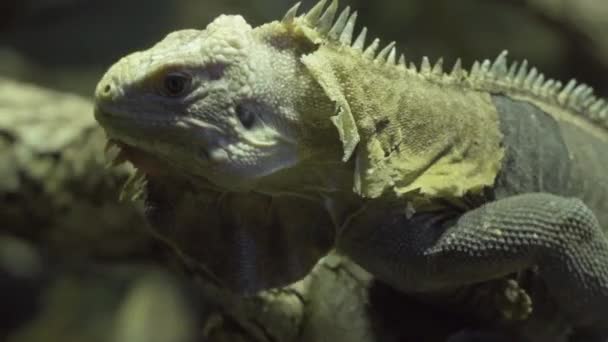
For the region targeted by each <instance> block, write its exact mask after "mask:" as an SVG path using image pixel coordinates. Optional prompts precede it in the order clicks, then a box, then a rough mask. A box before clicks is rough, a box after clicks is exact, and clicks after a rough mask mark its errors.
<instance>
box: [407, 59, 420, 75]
mask: <svg viewBox="0 0 608 342" xmlns="http://www.w3.org/2000/svg"><path fill="white" fill-rule="evenodd" d="M408 69H410V71H412V72H413V73H418V69H417V68H416V63H414V62H410V67H409V68H408Z"/></svg>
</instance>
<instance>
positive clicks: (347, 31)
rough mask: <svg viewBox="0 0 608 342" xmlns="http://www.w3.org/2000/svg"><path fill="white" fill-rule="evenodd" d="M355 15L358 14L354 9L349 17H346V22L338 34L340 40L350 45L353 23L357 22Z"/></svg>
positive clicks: (353, 28) (353, 30) (353, 29)
mask: <svg viewBox="0 0 608 342" xmlns="http://www.w3.org/2000/svg"><path fill="white" fill-rule="evenodd" d="M357 16H358V13H357V12H356V11H355V12H353V14H352V15H351V16H350V18H348V21H347V22H346V26H345V27H344V30H342V34H341V35H340V41H341V42H342V43H343V44H345V45H350V44H351V42H352V41H353V33H354V32H355V24H356V23H357Z"/></svg>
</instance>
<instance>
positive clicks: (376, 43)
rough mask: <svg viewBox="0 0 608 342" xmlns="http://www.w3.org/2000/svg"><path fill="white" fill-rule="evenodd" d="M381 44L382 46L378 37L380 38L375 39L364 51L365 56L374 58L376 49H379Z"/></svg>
mask: <svg viewBox="0 0 608 342" xmlns="http://www.w3.org/2000/svg"><path fill="white" fill-rule="evenodd" d="M379 46H380V39H378V38H376V39H374V41H373V42H372V43H371V44H370V45H369V46H368V47H367V49H365V51H363V56H366V57H368V58H372V59H373V58H374V56H375V55H376V50H378V47H379Z"/></svg>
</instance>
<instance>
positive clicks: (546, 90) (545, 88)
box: [540, 78, 555, 97]
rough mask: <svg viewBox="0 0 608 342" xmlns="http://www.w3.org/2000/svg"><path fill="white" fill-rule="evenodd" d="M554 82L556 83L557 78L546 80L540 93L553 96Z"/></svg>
mask: <svg viewBox="0 0 608 342" xmlns="http://www.w3.org/2000/svg"><path fill="white" fill-rule="evenodd" d="M553 84H555V80H554V79H551V78H550V79H548V80H547V82H545V84H543V86H542V88H541V89H540V94H541V95H542V96H544V97H549V96H551V88H553Z"/></svg>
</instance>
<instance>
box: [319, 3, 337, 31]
mask: <svg viewBox="0 0 608 342" xmlns="http://www.w3.org/2000/svg"><path fill="white" fill-rule="evenodd" d="M337 11H338V0H332V2H331V3H330V4H329V7H327V9H326V10H325V12H324V13H323V15H321V18H319V21H318V22H317V29H318V30H319V32H321V33H328V32H329V30H330V29H331V26H332V23H333V22H334V18H335V17H336V12H337Z"/></svg>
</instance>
